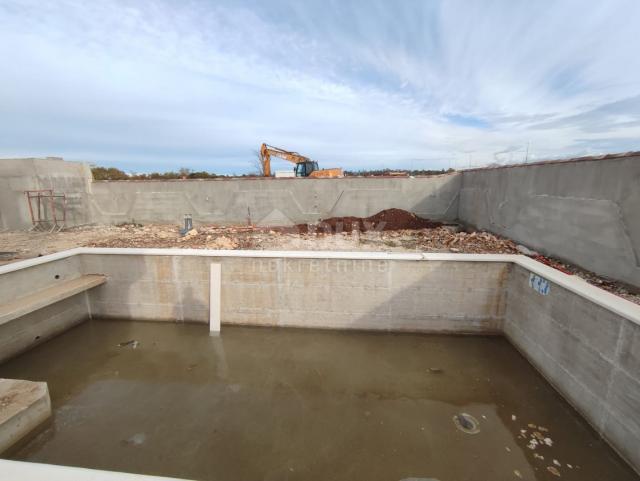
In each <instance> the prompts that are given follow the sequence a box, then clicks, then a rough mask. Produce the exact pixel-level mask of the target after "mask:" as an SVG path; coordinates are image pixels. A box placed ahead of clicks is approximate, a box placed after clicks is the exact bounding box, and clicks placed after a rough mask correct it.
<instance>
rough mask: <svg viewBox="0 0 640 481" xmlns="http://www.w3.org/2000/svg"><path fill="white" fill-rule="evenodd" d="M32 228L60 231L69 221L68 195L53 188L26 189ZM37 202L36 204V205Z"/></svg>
mask: <svg viewBox="0 0 640 481" xmlns="http://www.w3.org/2000/svg"><path fill="white" fill-rule="evenodd" d="M25 195H26V198H27V203H28V204H29V214H31V223H32V224H33V226H32V227H31V230H32V231H33V230H37V231H49V232H58V231H61V230H62V229H63V228H64V227H65V224H66V222H67V196H66V195H65V194H64V193H62V194H56V193H55V192H54V191H53V189H41V190H26V191H25ZM34 204H35V205H34Z"/></svg>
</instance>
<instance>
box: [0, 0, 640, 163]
mask: <svg viewBox="0 0 640 481" xmlns="http://www.w3.org/2000/svg"><path fill="white" fill-rule="evenodd" d="M638 20H640V2H637V1H636V0H612V1H608V2H596V1H595V0H594V1H592V2H587V3H585V2H584V0H582V1H573V0H565V1H563V2H556V1H553V0H543V1H539V2H525V1H524V0H515V1H514V0H496V1H482V2H480V1H478V2H475V1H471V2H470V1H464V0H460V1H456V0H447V1H440V2H438V1H429V2H425V1H422V0H415V1H411V0H408V1H404V2H388V1H385V0H362V1H358V0H353V1H338V0H335V1H305V2H296V1H293V0H290V1H279V0H274V1H259V0H244V1H231V0H229V1H204V0H192V1H185V2H172V1H168V0H167V1H161V0H151V1H133V0H131V1H124V0H123V1H117V0H105V1H101V2H81V1H73V0H60V1H55V2H39V1H31V0H20V1H13V0H5V1H4V2H2V3H1V4H0V22H1V24H2V25H3V29H2V31H0V55H1V56H2V58H3V63H4V65H5V66H6V69H5V71H4V72H3V75H2V76H0V127H1V128H0V156H2V157H8V156H41V155H61V156H64V157H65V158H68V159H74V160H75V159H77V160H88V161H94V162H97V163H101V164H105V165H115V166H119V167H122V168H126V169H130V170H136V171H149V170H164V169H176V168H178V167H181V166H186V167H191V168H195V169H206V170H210V171H216V172H224V173H231V172H237V173H241V172H246V171H247V170H249V169H250V168H251V167H250V162H249V159H250V158H251V156H252V151H253V150H255V149H257V148H258V146H259V145H260V143H261V142H263V141H267V142H268V143H271V144H273V145H278V146H282V147H284V148H288V149H291V150H297V151H299V152H302V153H304V154H306V155H308V156H311V157H313V158H316V159H317V160H319V161H320V163H321V165H322V166H324V167H332V166H342V167H345V168H349V169H358V168H379V167H414V168H441V167H445V168H446V167H449V166H450V165H451V166H456V167H463V166H467V165H469V164H472V165H480V164H486V163H492V162H496V161H497V162H510V161H521V160H522V159H523V158H524V155H525V152H526V149H527V147H528V152H529V154H528V155H529V159H536V158H556V157H562V156H570V155H585V154H598V153H603V152H608V151H623V150H630V149H636V150H640V100H639V99H640V62H637V61H636V60H635V59H636V56H637V52H636V50H637V45H638V42H637V32H636V25H637V24H638ZM283 167H284V165H283Z"/></svg>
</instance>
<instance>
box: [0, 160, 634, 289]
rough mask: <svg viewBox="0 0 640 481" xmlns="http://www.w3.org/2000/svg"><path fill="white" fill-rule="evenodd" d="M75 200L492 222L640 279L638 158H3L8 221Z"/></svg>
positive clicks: (132, 210) (203, 217) (243, 215)
mask: <svg viewBox="0 0 640 481" xmlns="http://www.w3.org/2000/svg"><path fill="white" fill-rule="evenodd" d="M43 188H53V189H55V190H57V191H60V192H64V193H66V194H67V198H68V206H67V207H68V222H67V225H69V226H73V225H78V224H84V223H88V222H94V223H104V224H113V223H119V222H130V221H132V220H135V221H137V222H143V223H151V222H157V223H163V222H164V223H173V224H180V223H181V222H182V216H183V215H184V214H192V215H193V216H194V220H195V222H196V223H229V224H231V223H236V224H237V223H242V224H244V223H246V222H247V221H248V220H250V221H251V222H252V223H255V224H260V225H290V224H297V223H303V222H315V221H317V220H319V219H321V218H328V217H335V216H360V217H366V216H370V215H373V214H375V213H377V212H379V211H381V210H384V209H389V208H392V207H395V208H400V209H404V210H407V211H411V212H414V213H416V214H418V215H419V216H422V217H428V218H431V219H437V220H455V219H460V220H461V221H463V222H465V223H467V224H470V225H473V226H476V227H477V228H480V229H486V230H489V231H492V232H495V233H498V234H501V235H504V236H506V237H510V238H512V239H514V240H515V241H517V242H520V243H523V244H525V245H526V246H528V247H530V248H533V249H536V250H538V251H540V252H542V253H544V254H547V255H550V256H553V257H557V258H560V259H564V260H566V261H568V262H571V263H573V264H576V265H578V266H581V267H584V268H586V269H589V270H592V271H594V272H596V273H598V274H602V275H606V276H609V277H612V278H614V279H619V280H622V281H625V282H628V283H630V284H633V285H635V286H640V208H639V206H640V156H620V157H617V158H610V159H602V160H597V159H596V160H586V161H574V162H558V163H546V164H538V165H524V166H515V167H504V168H496V169H483V170H476V171H465V172H463V173H454V174H449V175H442V176H436V177H422V178H420V177H417V178H344V179H220V180H185V181H117V182H92V181H91V173H90V171H89V169H88V167H87V166H86V165H83V164H79V163H72V162H64V161H61V160H52V159H14V160H0V228H5V229H23V228H27V227H30V225H31V224H30V218H29V211H28V208H27V203H26V201H25V198H24V193H23V192H24V191H25V190H28V189H43Z"/></svg>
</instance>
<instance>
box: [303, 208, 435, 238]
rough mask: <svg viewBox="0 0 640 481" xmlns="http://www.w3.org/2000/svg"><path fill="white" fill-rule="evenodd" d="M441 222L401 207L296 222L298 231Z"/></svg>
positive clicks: (417, 226) (362, 229) (394, 227)
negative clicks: (374, 212)
mask: <svg viewBox="0 0 640 481" xmlns="http://www.w3.org/2000/svg"><path fill="white" fill-rule="evenodd" d="M440 226H442V223H440V222H435V221H432V220H429V219H423V218H422V217H418V216H417V215H415V214H413V213H411V212H407V211H406V210H402V209H386V210H383V211H380V212H378V213H377V214H375V215H372V216H371V217H330V218H329V219H322V220H320V222H318V223H317V224H314V225H309V224H298V225H297V226H296V229H297V230H298V232H302V233H304V232H309V231H316V232H327V233H329V232H331V233H335V232H351V231H354V230H357V231H360V232H366V231H385V230H418V229H432V228H434V227H440Z"/></svg>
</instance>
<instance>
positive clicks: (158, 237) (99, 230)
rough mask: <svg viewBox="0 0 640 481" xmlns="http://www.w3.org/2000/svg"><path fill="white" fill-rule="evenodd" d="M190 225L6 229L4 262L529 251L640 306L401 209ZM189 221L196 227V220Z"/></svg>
mask: <svg viewBox="0 0 640 481" xmlns="http://www.w3.org/2000/svg"><path fill="white" fill-rule="evenodd" d="M181 227H182V226H177V225H166V224H162V225H161V224H149V225H141V224H139V223H136V222H131V223H125V224H120V225H116V226H113V225H110V226H98V225H92V226H83V227H75V228H71V229H65V230H63V231H61V232H53V233H46V232H23V231H20V232H4V233H2V236H1V238H0V239H1V240H0V250H2V256H1V257H0V263H4V262H12V261H15V260H20V259H26V258H31V257H37V256H40V255H45V254H49V253H53V252H58V251H61V250H65V249H71V248H74V247H158V248H185V249H186V248H188V249H224V250H231V249H254V250H334V251H387V252H451V253H473V254H525V255H529V257H531V258H532V259H535V260H536V261H538V262H542V263H544V264H546V265H549V266H551V267H553V268H554V269H558V270H560V271H562V272H565V273H567V274H571V275H575V276H579V277H581V278H582V279H584V280H586V281H587V282H589V283H590V284H593V285H595V286H598V287H600V288H602V289H604V290H606V291H609V292H612V293H613V294H616V295H618V296H620V297H623V298H625V299H627V300H629V301H631V302H635V303H636V304H640V292H639V291H638V290H637V289H635V288H633V287H632V286H628V285H625V284H624V283H621V282H617V281H613V280H611V279H607V278H605V277H602V276H598V275H596V274H594V273H592V272H589V271H585V270H583V269H580V268H578V267H576V266H573V265H570V264H567V263H564V262H560V261H558V260H555V259H551V258H548V257H545V256H542V255H541V254H539V253H537V252H535V251H533V250H531V249H529V248H527V247H526V246H522V245H520V244H517V243H515V242H513V241H512V240H510V239H506V238H504V237H500V236H497V235H494V234H492V233H490V232H485V231H473V230H465V229H464V228H463V227H462V226H460V225H456V224H452V223H450V224H443V223H439V222H435V221H432V220H429V219H423V218H420V217H418V216H416V215H415V214H412V213H410V212H406V211H403V210H400V209H388V210H384V211H381V212H379V213H378V214H376V215H374V216H371V217H365V218H361V217H334V218H330V219H326V220H324V221H322V222H319V223H316V224H301V225H297V226H289V227H282V226H280V227H263V226H255V225H198V227H197V228H191V229H189V230H188V231H187V232H184V230H185V229H184V228H183V229H182V230H183V232H184V233H185V234H186V235H184V237H183V236H181V233H180V230H181ZM189 227H192V226H191V225H190V226H189Z"/></svg>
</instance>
